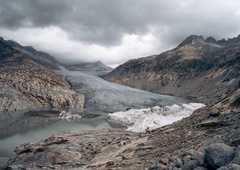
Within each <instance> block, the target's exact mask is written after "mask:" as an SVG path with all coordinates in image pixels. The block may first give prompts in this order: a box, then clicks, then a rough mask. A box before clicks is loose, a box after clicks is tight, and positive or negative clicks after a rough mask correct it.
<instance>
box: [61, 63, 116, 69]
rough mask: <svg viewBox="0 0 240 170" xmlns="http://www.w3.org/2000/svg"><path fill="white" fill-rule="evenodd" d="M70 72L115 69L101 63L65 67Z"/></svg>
mask: <svg viewBox="0 0 240 170" xmlns="http://www.w3.org/2000/svg"><path fill="white" fill-rule="evenodd" d="M63 66H64V67H65V68H66V69H67V70H69V71H112V70H113V68H111V67H109V66H106V65H105V64H103V63H102V62H101V61H97V62H86V63H80V64H76V65H63Z"/></svg>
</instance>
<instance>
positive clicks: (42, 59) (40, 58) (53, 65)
mask: <svg viewBox="0 0 240 170" xmlns="http://www.w3.org/2000/svg"><path fill="white" fill-rule="evenodd" d="M0 41H2V42H4V43H6V44H8V45H9V46H11V47H12V48H14V49H16V50H18V51H20V52H21V53H23V54H24V55H25V56H28V57H30V58H31V59H32V60H33V61H35V62H36V63H38V64H41V65H42V66H44V67H46V68H48V69H51V70H60V67H59V65H58V63H57V61H56V60H55V58H54V57H53V56H51V55H49V54H48V53H45V52H42V51H37V50H35V49H34V48H33V47H31V46H25V47H24V46H22V45H20V44H18V43H17V42H15V41H11V40H7V41H5V40H4V39H3V38H0Z"/></svg>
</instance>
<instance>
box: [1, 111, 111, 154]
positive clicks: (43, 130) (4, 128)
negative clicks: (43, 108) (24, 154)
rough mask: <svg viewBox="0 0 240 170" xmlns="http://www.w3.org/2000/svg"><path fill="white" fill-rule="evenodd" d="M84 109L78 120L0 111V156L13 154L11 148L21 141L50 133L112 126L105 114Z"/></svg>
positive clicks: (46, 135) (32, 139) (36, 139)
mask: <svg viewBox="0 0 240 170" xmlns="http://www.w3.org/2000/svg"><path fill="white" fill-rule="evenodd" d="M89 112H90V111H84V112H83V113H81V114H85V116H83V117H85V119H83V120H80V121H66V120H59V119H57V117H56V116H53V117H52V116H47V117H45V116H41V115H40V116H39V115H38V116H33V115H31V114H26V111H24V112H2V113H0V157H10V156H13V155H14V152H13V150H14V149H15V147H16V146H19V145H20V144H22V143H28V142H37V141H39V140H41V139H44V138H47V137H49V136H51V135H52V134H56V133H62V132H64V131H70V130H97V129H102V128H112V126H111V125H110V124H108V122H107V114H106V113H102V112H97V111H94V113H96V114H98V115H100V116H98V117H96V116H86V115H89V114H87V113H89Z"/></svg>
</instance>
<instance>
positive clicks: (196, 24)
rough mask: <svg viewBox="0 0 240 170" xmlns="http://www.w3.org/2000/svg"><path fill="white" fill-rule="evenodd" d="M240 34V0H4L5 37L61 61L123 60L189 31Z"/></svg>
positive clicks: (166, 45) (1, 27) (172, 43)
mask: <svg viewBox="0 0 240 170" xmlns="http://www.w3.org/2000/svg"><path fill="white" fill-rule="evenodd" d="M192 34H194V35H203V36H204V37H205V38H207V37H208V36H213V37H214V38H216V39H223V38H225V39H227V38H232V37H236V36H237V35H238V34H240V1H239V0H0V36H1V37H3V38H4V39H11V40H15V41H17V42H19V43H20V44H22V45H25V46H26V45H30V46H33V47H34V48H36V49H37V50H41V51H45V52H48V53H50V54H51V55H53V56H54V57H55V58H56V59H57V60H59V61H61V62H71V63H77V62H83V61H97V60H101V61H102V62H104V63H105V64H107V65H112V66H114V65H118V64H120V63H123V62H125V61H127V60H129V59H131V58H138V57H144V56H148V55H153V54H158V53H161V52H163V51H165V50H169V49H171V48H173V47H176V46H177V45H178V44H179V43H180V42H182V41H183V40H184V39H185V38H186V37H188V36H189V35H192Z"/></svg>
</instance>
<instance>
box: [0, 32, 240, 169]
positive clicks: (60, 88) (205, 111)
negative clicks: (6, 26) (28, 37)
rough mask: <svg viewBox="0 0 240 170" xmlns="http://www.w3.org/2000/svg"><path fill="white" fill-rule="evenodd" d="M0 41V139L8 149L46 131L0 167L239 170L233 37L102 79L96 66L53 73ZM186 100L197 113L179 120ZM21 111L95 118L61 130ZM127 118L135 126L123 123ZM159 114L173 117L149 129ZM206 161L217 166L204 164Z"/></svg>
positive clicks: (45, 59) (43, 58) (35, 57)
mask: <svg viewBox="0 0 240 170" xmlns="http://www.w3.org/2000/svg"><path fill="white" fill-rule="evenodd" d="M0 40H1V41H0V48H1V53H0V65H1V68H0V70H1V74H0V85H1V87H2V88H1V89H0V96H1V98H0V104H1V107H0V110H1V112H0V114H1V117H0V118H1V121H2V125H1V127H2V129H1V133H2V134H3V136H4V135H5V137H11V136H14V137H13V138H10V139H9V140H10V141H11V140H18V139H16V138H15V137H16V135H18V134H28V133H29V132H30V131H31V130H33V132H31V133H30V136H34V134H37V132H36V131H34V129H37V130H38V131H39V134H45V133H46V132H51V133H54V134H53V135H52V136H50V137H49V135H50V133H47V136H44V135H43V136H42V137H40V138H37V139H36V140H35V141H34V143H28V142H27V143H24V144H21V145H19V146H17V147H16V148H15V150H14V151H15V153H16V155H14V156H13V155H11V158H9V159H8V158H7V159H6V158H4V157H3V158H0V162H1V166H0V167H1V168H6V167H7V168H10V169H11V168H12V169H14V168H15V169H19V168H20V169H21V168H22V169H25V168H27V169H148V170H155V169H174V170H176V169H189V170H190V169H196V168H197V169H199V168H200V169H217V168H220V167H221V168H228V169H230V168H231V167H235V168H239V164H240V162H239V160H240V154H239V153H238V152H239V140H240V139H239V135H240V128H239V121H240V117H239V112H240V110H239V109H240V107H239V106H240V103H239V102H240V100H239V97H240V89H239V88H240V84H239V83H240V77H239V76H240V74H239V73H240V72H239V70H240V69H239V61H240V60H239V56H240V55H239V54H240V51H239V50H240V39H239V36H238V37H235V38H232V39H229V40H227V41H226V40H225V41H216V40H215V39H213V38H207V39H204V38H203V37H202V36H195V35H194V36H190V37H188V38H187V39H185V40H184V41H183V42H182V43H181V44H180V45H179V46H178V47H176V48H174V49H172V50H169V51H167V52H164V53H161V54H159V55H153V56H150V57H144V58H139V59H134V60H130V61H127V62H126V63H124V64H122V65H120V66H119V67H117V68H116V69H114V70H112V71H111V69H109V67H104V66H103V65H102V63H100V62H96V63H93V64H89V63H85V64H80V65H74V66H65V67H64V66H61V65H59V64H57V65H56V61H54V58H52V57H51V56H50V55H48V54H46V53H42V52H39V51H37V50H35V49H33V48H30V47H23V46H21V45H19V44H17V43H13V42H9V41H5V40H3V39H0ZM54 63H55V64H54ZM91 67H93V68H92V69H91ZM97 67H99V69H98V68H97ZM67 69H69V70H67ZM84 69H86V70H84ZM96 70H97V71H96ZM109 71H110V72H109ZM103 78H104V79H105V80H104V79H103ZM106 80H107V81H106ZM117 83H118V84H117ZM124 85H127V86H131V87H127V86H124ZM132 87H134V88H132ZM144 90H147V91H144ZM163 94H165V95H163ZM167 94H168V95H167ZM169 94H170V95H169ZM175 96H178V97H175ZM192 102H200V103H204V104H205V105H206V106H205V107H202V106H203V105H201V107H197V108H198V109H197V110H195V109H193V110H191V109H190V110H191V112H189V106H190V105H191V104H190V103H192ZM183 104H186V105H183ZM155 106H159V107H155ZM166 106H167V107H166ZM184 107H185V108H184ZM147 108H148V109H147ZM174 108H177V110H178V111H179V110H180V112H182V113H181V114H183V115H185V116H182V115H179V114H178V115H177V114H176V109H175V110H174ZM26 109H27V111H26V112H28V111H29V110H30V111H35V110H36V111H37V112H34V113H38V114H40V115H45V116H46V115H47V116H49V115H51V114H49V113H46V112H48V111H53V112H56V111H57V112H61V111H65V112H68V113H71V114H79V115H81V114H82V113H85V112H86V114H88V113H91V114H98V113H99V114H100V115H101V116H99V117H95V118H94V117H91V116H90V118H89V119H82V120H80V121H79V122H78V121H73V122H70V123H69V122H66V121H65V120H59V119H58V116H56V115H55V116H52V117H51V116H50V118H47V119H45V118H44V119H43V118H42V117H41V118H39V117H38V115H34V113H31V114H30V115H31V116H30V115H28V116H27V117H24V116H23V115H25V114H22V113H23V112H22V113H20V114H18V112H21V111H24V110H26ZM144 109H145V110H144ZM172 109H173V111H172ZM184 109H185V110H184ZM194 110H195V111H194ZM118 111H120V112H118ZM192 111H194V112H193V113H192ZM24 112H25V111H24ZM41 112H44V113H41ZM186 112H187V113H188V114H187V115H186ZM8 113H11V114H8ZM108 113H114V114H115V115H116V116H117V117H116V118H115V119H114V121H116V120H120V119H119V117H118V116H120V115H123V118H121V120H120V121H116V122H117V123H119V122H120V124H122V122H124V121H125V122H126V120H127V121H128V123H129V124H127V126H128V130H129V131H126V130H125V129H121V128H122V127H121V128H120V129H119V128H118V127H120V126H118V125H114V124H111V123H110V122H109V121H108V118H109V115H108ZM118 113H119V114H118ZM132 113H133V114H132ZM136 113H141V114H136ZM130 114H132V115H133V120H134V121H135V120H136V121H135V122H138V123H139V124H140V125H144V126H142V127H143V128H142V127H141V128H139V126H138V125H139V124H134V123H135V122H134V121H133V122H131V121H130V120H131V119H130V118H131V115H130ZM175 114H176V115H175ZM18 115H19V116H18ZM162 115H163V116H166V117H167V116H170V117H171V116H173V115H174V116H173V117H174V118H176V117H178V116H179V117H180V119H176V120H175V121H174V122H170V123H171V124H165V123H163V126H156V125H159V124H160V123H159V122H160V121H161V120H164V119H163V118H159V116H162ZM134 117H135V118H134ZM166 117H165V118H166ZM152 118H157V119H152ZM167 118H168V117H167ZM114 121H113V122H114ZM166 121H168V120H166ZM116 122H114V123H116ZM132 124H134V125H135V127H132V129H131V125H132ZM145 125H146V126H145ZM9 126H10V127H11V128H9V129H8V130H5V129H6V128H7V127H9ZM77 127H79V128H77ZM136 127H137V128H136ZM151 127H154V128H151ZM61 128H63V129H62V131H59V130H60V129H61ZM75 128H76V129H75ZM113 128H118V129H113ZM134 128H135V132H132V131H134V130H133V129H134ZM24 129H25V130H24ZM26 129H28V130H26ZM41 129H42V130H41ZM54 129H56V131H54ZM139 129H141V130H139ZM29 130H30V131H29ZM52 130H53V131H52ZM63 131H66V132H63ZM4 133H5V134H4ZM55 133H57V134H55ZM40 136H41V135H40ZM22 137H25V138H27V137H26V136H24V135H23V136H21V137H20V138H22ZM20 138H19V139H20ZM30 138H31V137H30ZM45 138H46V139H45ZM38 140H40V141H38ZM10 141H7V142H6V141H5V144H3V146H4V145H6V143H9V142H10ZM24 142H26V141H24ZM29 142H30V141H29ZM215 152H216V153H217V154H215ZM222 153H223V155H221V154H222ZM6 155H7V154H6ZM216 155H220V157H221V158H222V157H223V159H220V158H219V159H220V161H219V162H214V161H212V160H213V159H215V158H214V156H216ZM216 159H218V158H216ZM229 167H230V168H229Z"/></svg>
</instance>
